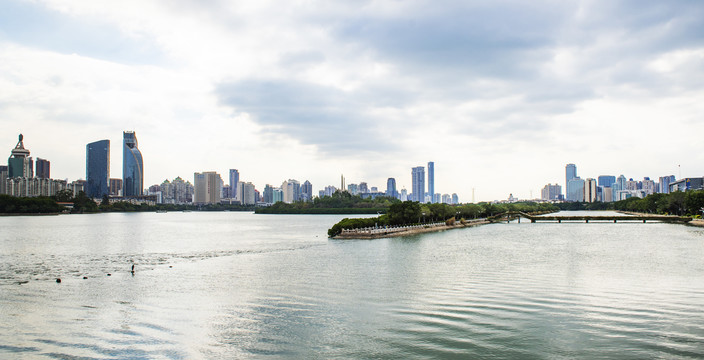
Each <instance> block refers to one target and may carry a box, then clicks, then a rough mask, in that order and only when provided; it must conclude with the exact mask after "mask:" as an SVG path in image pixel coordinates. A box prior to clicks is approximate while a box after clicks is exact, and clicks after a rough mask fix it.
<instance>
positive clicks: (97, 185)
mask: <svg viewBox="0 0 704 360" xmlns="http://www.w3.org/2000/svg"><path fill="white" fill-rule="evenodd" d="M38 164H39V162H37V166H38ZM85 193H86V195H87V196H88V197H92V198H102V197H103V196H105V195H110V140H99V141H96V142H92V143H90V144H88V145H86V184H85Z"/></svg>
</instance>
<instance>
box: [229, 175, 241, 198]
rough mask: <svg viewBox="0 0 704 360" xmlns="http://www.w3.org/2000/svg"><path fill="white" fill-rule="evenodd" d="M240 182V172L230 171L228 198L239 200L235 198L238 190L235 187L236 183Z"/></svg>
mask: <svg viewBox="0 0 704 360" xmlns="http://www.w3.org/2000/svg"><path fill="white" fill-rule="evenodd" d="M239 182H240V172H239V171H237V169H230V197H232V198H233V199H239V197H237V194H238V193H237V191H238V190H239V186H237V183H239Z"/></svg>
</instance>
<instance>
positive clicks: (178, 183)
mask: <svg viewBox="0 0 704 360" xmlns="http://www.w3.org/2000/svg"><path fill="white" fill-rule="evenodd" d="M171 187H172V188H173V193H174V194H173V198H174V203H175V204H187V203H192V202H193V195H194V188H193V185H192V184H191V182H190V181H184V180H183V179H181V177H180V176H179V177H176V178H175V179H174V180H173V181H172V182H171Z"/></svg>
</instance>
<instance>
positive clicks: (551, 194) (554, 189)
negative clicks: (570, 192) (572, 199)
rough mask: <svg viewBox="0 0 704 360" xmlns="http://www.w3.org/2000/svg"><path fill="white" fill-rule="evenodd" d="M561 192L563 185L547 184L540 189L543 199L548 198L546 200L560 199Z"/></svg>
mask: <svg viewBox="0 0 704 360" xmlns="http://www.w3.org/2000/svg"><path fill="white" fill-rule="evenodd" d="M561 194H562V187H561V186H560V185H558V184H555V185H552V184H547V185H545V187H543V189H542V190H541V191H540V198H541V199H542V200H546V201H551V200H559V199H560V195H561Z"/></svg>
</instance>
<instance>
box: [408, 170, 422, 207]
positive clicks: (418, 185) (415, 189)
mask: <svg viewBox="0 0 704 360" xmlns="http://www.w3.org/2000/svg"><path fill="white" fill-rule="evenodd" d="M411 191H412V194H411V195H412V197H411V200H412V201H417V202H421V203H422V202H424V201H425V168H424V167H422V166H417V167H414V168H412V169H411Z"/></svg>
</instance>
